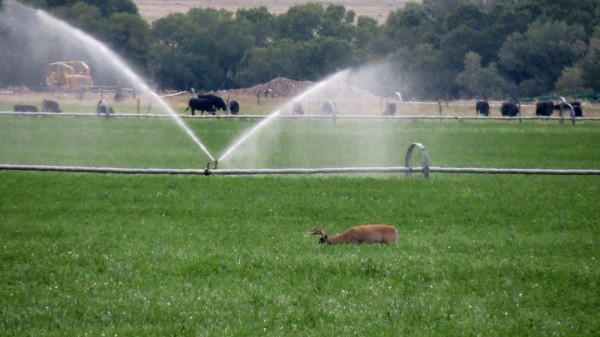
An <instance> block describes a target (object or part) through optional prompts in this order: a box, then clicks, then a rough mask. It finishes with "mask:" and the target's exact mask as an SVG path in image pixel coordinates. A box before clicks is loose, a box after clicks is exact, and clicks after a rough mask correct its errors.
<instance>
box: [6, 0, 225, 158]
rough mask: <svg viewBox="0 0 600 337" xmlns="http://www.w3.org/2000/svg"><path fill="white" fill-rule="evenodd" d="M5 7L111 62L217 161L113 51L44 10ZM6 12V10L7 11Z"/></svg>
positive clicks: (12, 4) (9, 4) (9, 3)
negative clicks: (32, 17) (36, 21)
mask: <svg viewBox="0 0 600 337" xmlns="http://www.w3.org/2000/svg"><path fill="white" fill-rule="evenodd" d="M4 6H5V7H7V8H8V7H10V8H12V9H13V10H19V11H26V12H25V14H22V15H26V14H27V12H29V11H31V13H35V17H36V18H37V19H38V20H39V21H40V23H42V24H43V25H44V26H47V27H48V29H47V30H48V31H49V32H51V33H52V34H56V35H57V36H66V37H69V38H70V39H71V40H72V41H76V42H78V43H79V45H78V46H81V48H82V50H84V51H86V52H87V53H89V55H90V57H94V58H97V59H99V60H102V61H104V62H110V65H111V66H113V67H114V68H115V70H117V71H119V72H120V73H121V74H122V75H123V76H124V77H125V78H127V80H128V81H130V82H131V83H132V85H134V86H135V87H137V88H138V89H140V90H141V91H142V92H145V93H147V94H148V95H149V96H150V97H151V99H153V100H155V101H157V102H159V105H160V106H161V108H163V109H164V110H165V111H167V113H168V114H169V116H170V117H172V119H173V120H174V121H175V122H176V124H177V125H178V126H179V127H180V128H181V129H183V130H184V131H185V133H186V134H187V135H188V136H189V137H190V138H191V139H192V140H193V141H194V143H196V145H198V147H199V148H200V149H201V150H202V151H203V152H204V153H205V154H206V155H207V156H208V157H209V158H210V159H211V160H213V161H214V160H215V159H214V157H213V156H212V155H211V153H210V151H208V149H207V148H206V146H204V144H203V143H202V142H201V141H200V139H199V138H198V137H197V136H196V135H195V134H194V132H192V130H191V129H190V128H189V127H188V126H187V125H186V124H185V123H184V122H183V120H182V119H181V118H180V117H179V116H178V115H177V114H176V113H175V112H174V111H173V109H171V107H170V106H169V105H168V104H167V103H166V102H165V101H164V100H162V98H161V97H160V96H159V95H158V94H157V93H156V92H154V91H153V90H151V89H150V88H149V87H148V85H147V84H146V83H145V82H144V81H143V80H142V79H141V78H140V77H139V76H138V75H137V74H136V73H135V72H134V71H133V70H132V69H131V67H129V66H128V65H127V64H126V63H125V62H124V61H123V60H122V59H121V58H120V57H119V56H118V55H117V54H116V53H114V52H113V51H111V50H110V49H109V48H108V47H106V46H105V45H104V44H103V43H101V42H99V41H98V40H96V39H95V38H93V37H92V36H90V35H88V34H86V33H84V32H83V31H81V30H79V29H77V28H74V27H72V26H70V25H69V24H67V23H65V22H64V21H61V20H59V19H56V18H54V17H53V16H51V15H50V14H48V13H46V12H44V11H42V10H39V9H38V10H34V9H31V8H29V7H27V6H24V5H22V4H20V3H18V2H15V1H5V2H4ZM5 10H6V9H5Z"/></svg>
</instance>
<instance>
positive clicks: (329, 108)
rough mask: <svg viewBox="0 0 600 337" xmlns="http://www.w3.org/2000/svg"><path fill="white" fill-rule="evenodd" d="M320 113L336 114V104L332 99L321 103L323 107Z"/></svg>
mask: <svg viewBox="0 0 600 337" xmlns="http://www.w3.org/2000/svg"><path fill="white" fill-rule="evenodd" d="M321 114H323V115H334V116H335V115H337V106H336V105H335V103H333V102H332V101H327V102H325V104H323V108H322V109H321Z"/></svg>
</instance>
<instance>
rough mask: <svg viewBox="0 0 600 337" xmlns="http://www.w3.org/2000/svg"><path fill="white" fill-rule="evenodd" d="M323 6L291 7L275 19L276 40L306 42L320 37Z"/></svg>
mask: <svg viewBox="0 0 600 337" xmlns="http://www.w3.org/2000/svg"><path fill="white" fill-rule="evenodd" d="M323 13H324V9H323V6H322V5H321V4H319V3H316V2H309V3H306V4H304V5H296V6H292V7H290V8H289V9H288V11H287V12H286V13H284V14H281V15H280V16H279V17H278V18H277V26H278V33H279V35H278V38H280V39H291V40H293V41H306V40H310V39H312V38H315V37H318V36H321V30H322V28H323V26H322V25H323Z"/></svg>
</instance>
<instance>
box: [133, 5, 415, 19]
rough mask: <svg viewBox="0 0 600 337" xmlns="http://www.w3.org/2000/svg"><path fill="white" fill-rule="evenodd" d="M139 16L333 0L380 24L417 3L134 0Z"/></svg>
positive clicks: (275, 9) (278, 8) (281, 8)
mask: <svg viewBox="0 0 600 337" xmlns="http://www.w3.org/2000/svg"><path fill="white" fill-rule="evenodd" d="M133 2H135V4H136V5H137V7H138V10H139V12H140V15H141V16H142V17H144V18H145V19H146V20H148V21H154V20H156V19H160V18H162V17H164V16H167V15H169V14H170V13H186V12H187V11H188V10H189V9H190V8H193V7H211V8H224V9H226V10H229V11H235V10H236V9H237V8H240V7H245V8H254V7H261V6H265V7H267V8H268V9H269V11H270V12H272V13H275V14H281V13H284V12H286V11H287V10H288V8H290V7H291V6H294V5H300V4H304V3H307V2H319V3H321V4H323V6H327V5H328V4H331V3H335V4H340V5H343V6H344V7H346V10H350V9H351V10H353V11H355V12H356V15H357V16H359V15H366V16H370V17H372V18H374V19H376V20H377V21H379V22H380V23H381V22H383V21H385V19H386V18H387V16H388V14H389V13H390V12H393V11H395V10H397V9H398V8H402V7H404V5H405V4H406V3H408V2H420V1H418V0H338V1H330V0H325V1H324V0H267V1H261V0H245V1H239V0H134V1H133Z"/></svg>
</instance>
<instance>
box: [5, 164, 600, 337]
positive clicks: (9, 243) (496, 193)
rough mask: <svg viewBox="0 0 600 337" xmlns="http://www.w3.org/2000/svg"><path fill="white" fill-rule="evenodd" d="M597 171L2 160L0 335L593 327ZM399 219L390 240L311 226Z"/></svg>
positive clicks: (520, 331) (522, 331)
mask: <svg viewBox="0 0 600 337" xmlns="http://www.w3.org/2000/svg"><path fill="white" fill-rule="evenodd" d="M599 186H600V180H599V179H598V178H596V177H547V176H546V177H525V176H435V177H433V179H432V180H430V181H424V180H422V179H412V180H404V179H401V178H368V177H362V178H361V177H312V178H298V177H246V178H235V177H228V178H225V177H208V178H207V177H173V176H150V177H149V176H122V175H91V174H89V175H86V174H52V173H18V172H0V191H2V192H1V195H0V200H1V201H0V223H2V225H1V226H0V237H2V246H1V247H0V265H1V268H2V273H1V280H0V281H1V282H2V287H1V288H0V308H1V309H0V310H1V311H2V312H1V317H2V318H1V319H0V328H1V329H2V331H3V334H5V335H86V334H87V335H102V334H104V335H111V336H112V335H119V336H123V335H136V336H139V335H190V336H203V335H207V336H208V335H230V336H240V335H248V336H255V335H267V336H282V335H291V334H293V333H298V334H300V335H307V336H339V335H350V334H356V335H361V336H398V335H412V336H414V335H422V336H439V335H486V336H506V335H563V336H593V335H596V334H597V333H598V330H597V329H598V324H599V323H600V322H599V317H598V310H597V309H598V307H599V304H600V303H599V302H598V296H597V294H598V291H599V290H600V287H599V284H598V280H599V279H600V278H599V277H600V275H599V270H600V268H599V267H600V266H599V265H598V260H597V259H598V256H599V253H600V251H599V249H598V237H599V235H600V229H599V228H600V223H599V220H598V219H600V216H599V215H600V214H599V211H598V203H597V200H596V197H597V195H598V193H599V192H600V191H599ZM317 222H321V223H323V224H324V226H325V228H326V230H329V231H330V232H332V233H335V232H340V231H342V230H344V229H345V228H346V227H348V226H350V225H354V224H359V223H370V222H375V223H389V224H393V225H395V226H397V227H398V229H399V233H400V242H399V244H398V245H397V246H390V247H386V246H379V245H374V246H339V247H337V246H319V245H318V244H317V239H316V238H315V237H309V236H308V235H307V234H306V232H307V230H308V229H309V228H310V227H311V226H313V225H315V224H316V223H317Z"/></svg>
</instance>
